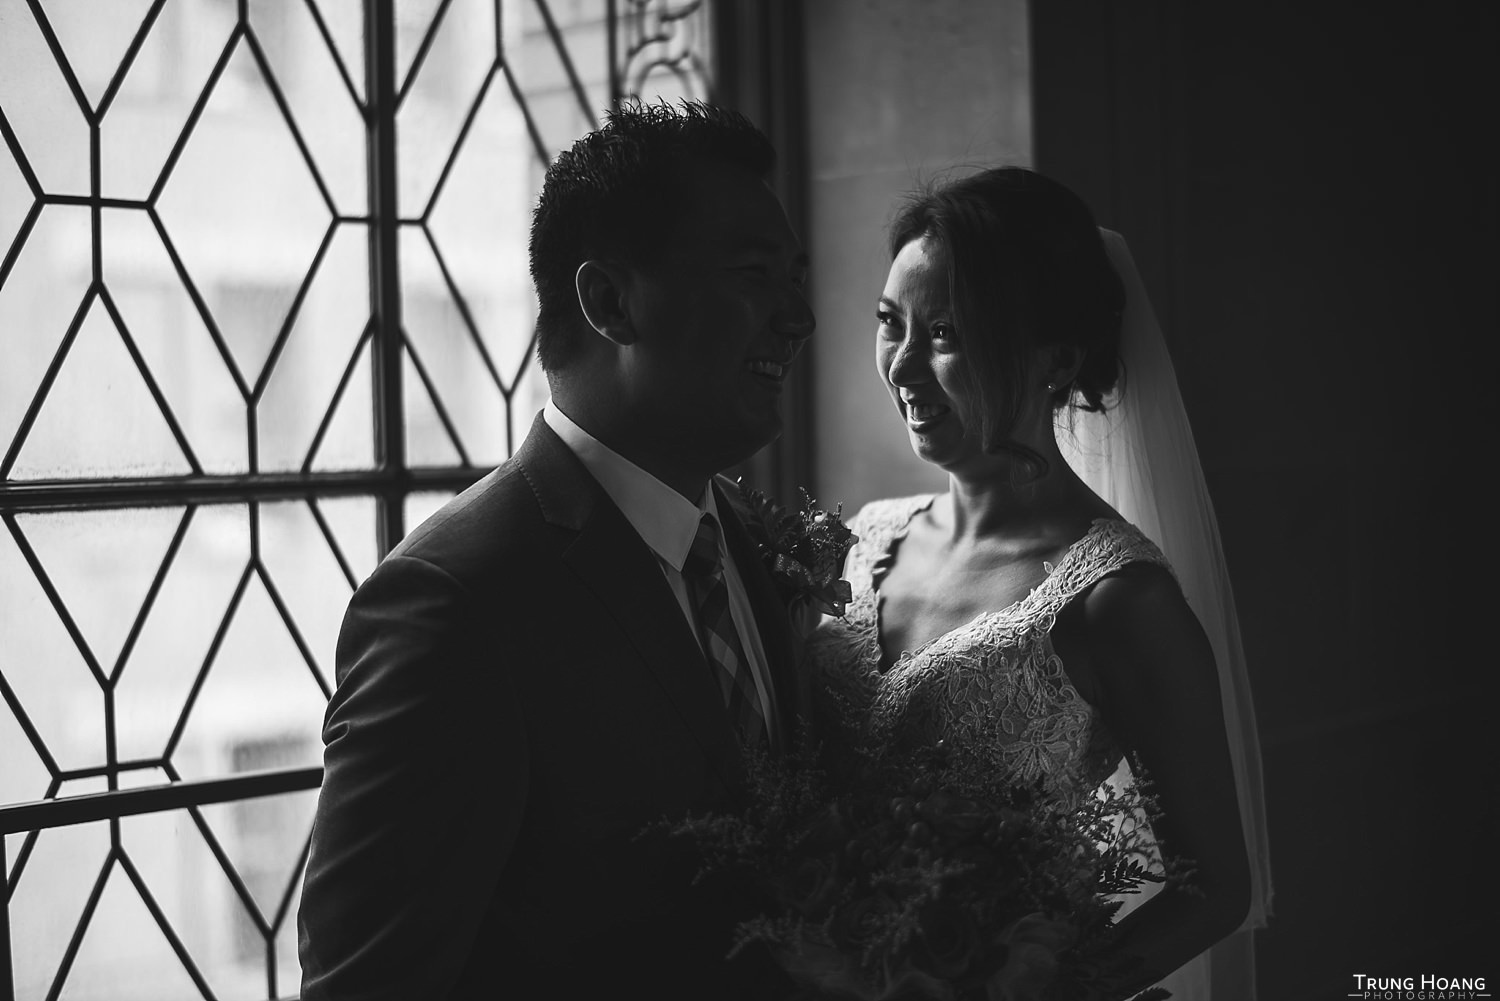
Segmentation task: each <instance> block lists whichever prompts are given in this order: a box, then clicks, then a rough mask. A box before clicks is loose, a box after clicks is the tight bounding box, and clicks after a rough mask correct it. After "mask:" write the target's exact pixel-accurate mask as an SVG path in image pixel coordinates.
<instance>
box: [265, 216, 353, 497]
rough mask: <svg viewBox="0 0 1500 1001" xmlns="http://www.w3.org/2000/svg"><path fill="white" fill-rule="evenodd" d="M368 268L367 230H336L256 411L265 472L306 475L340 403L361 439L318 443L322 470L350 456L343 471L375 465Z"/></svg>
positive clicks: (350, 227)
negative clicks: (302, 472) (332, 410)
mask: <svg viewBox="0 0 1500 1001" xmlns="http://www.w3.org/2000/svg"><path fill="white" fill-rule="evenodd" d="M369 263H370V246H369V228H368V227H367V226H364V225H362V224H358V223H347V224H343V225H340V226H338V227H337V228H336V229H335V230H334V235H333V239H332V241H331V242H330V243H329V245H328V249H327V251H326V252H325V253H324V255H323V259H322V261H321V262H320V263H319V265H318V270H317V274H316V275H315V276H314V277H313V279H312V281H311V283H310V284H309V286H308V289H307V294H306V297H305V298H304V299H303V301H302V308H301V310H300V311H299V312H298V314H297V319H296V322H295V323H293V325H292V327H291V329H290V331H289V332H288V335H287V339H286V342H285V345H284V346H283V348H282V350H281V356H280V358H278V359H277V362H276V367H275V369H274V370H273V371H272V373H271V376H270V380H269V382H268V383H267V384H266V392H265V395H264V396H262V397H261V399H260V402H259V404H258V405H257V407H256V414H257V417H258V419H259V430H260V435H259V440H258V444H259V448H260V468H261V469H262V470H264V471H268V472H269V471H273V470H295V469H301V468H303V466H304V464H305V463H306V462H307V459H308V456H309V452H310V451H311V450H312V448H313V445H314V441H315V439H316V437H317V434H318V429H319V428H320V427H322V426H323V423H324V421H325V419H328V420H329V423H330V426H331V418H330V417H329V408H330V407H332V406H334V404H335V397H336V396H338V399H337V403H338V405H339V407H340V408H342V407H343V406H345V405H349V406H350V407H351V411H350V414H349V417H350V420H351V422H352V423H353V424H355V425H356V426H358V427H360V428H362V429H363V433H362V434H359V435H357V436H355V440H354V441H353V442H345V441H343V440H335V441H330V440H329V439H328V436H327V433H326V432H325V434H324V437H323V439H322V440H321V441H320V442H318V445H319V453H320V455H321V456H322V457H323V458H324V460H325V461H324V463H323V465H324V468H327V467H328V465H329V464H331V463H333V461H334V457H335V456H337V455H342V456H343V457H344V462H343V463H340V464H339V465H340V467H341V468H355V467H357V466H365V467H367V468H368V467H369V466H370V465H372V464H373V459H374V456H373V453H372V452H371V447H370V446H371V445H372V443H373V441H374V436H373V435H372V434H371V432H370V425H371V417H372V414H371V411H370V408H369V399H370V382H369V379H370V373H369V368H368V365H367V364H362V363H363V362H364V359H365V355H366V353H367V338H366V336H365V333H366V330H367V327H368V325H369V317H370V280H369ZM361 375H362V376H363V378H361ZM355 379H359V380H360V381H359V383H358V385H355V384H354V383H353V380H355ZM340 394H342V395H340ZM344 397H347V399H345V398H344ZM360 404H363V407H361V406H360ZM356 443H358V444H359V445H362V448H356V447H355V445H356ZM361 459H362V460H363V461H358V460H361Z"/></svg>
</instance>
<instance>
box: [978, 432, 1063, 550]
mask: <svg viewBox="0 0 1500 1001" xmlns="http://www.w3.org/2000/svg"><path fill="white" fill-rule="evenodd" d="M1086 489H1087V488H1086V487H1084V485H1083V481H1081V480H1079V479H1078V476H1077V474H1075V473H1074V472H1073V470H1072V468H1071V467H1069V466H1068V464H1067V462H1066V461H1065V460H1064V459H1063V457H1062V454H1061V453H1060V452H1058V451H1057V450H1056V448H1055V447H1054V448H1052V449H1049V450H1047V451H1046V452H1038V453H1034V454H1032V455H1028V456H1024V457H1023V456H1020V455H1017V456H1015V457H1014V458H1013V459H1012V460H1011V461H1010V462H1004V463H996V464H995V465H994V466H993V467H990V468H988V469H985V470H982V471H974V472H968V471H955V472H951V473H950V474H949V476H948V490H949V493H950V495H951V497H952V503H953V524H952V526H951V529H952V534H953V537H954V538H955V539H963V538H978V537H982V536H986V535H993V534H1005V533H1010V532H1014V531H1017V530H1021V529H1025V528H1027V527H1028V526H1034V525H1036V524H1038V523H1041V522H1046V521H1051V520H1053V519H1054V518H1055V517H1056V516H1058V515H1059V514H1061V513H1062V512H1064V511H1066V510H1068V509H1069V508H1071V507H1072V506H1073V504H1074V502H1075V501H1076V500H1078V496H1079V492H1080V491H1081V490H1086Z"/></svg>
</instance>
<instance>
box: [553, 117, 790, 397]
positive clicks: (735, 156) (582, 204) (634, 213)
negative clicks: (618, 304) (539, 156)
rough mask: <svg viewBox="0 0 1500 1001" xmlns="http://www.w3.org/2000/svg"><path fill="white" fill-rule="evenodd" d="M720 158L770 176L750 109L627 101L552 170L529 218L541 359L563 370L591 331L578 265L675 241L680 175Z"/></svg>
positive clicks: (767, 146)
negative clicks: (587, 329) (749, 116)
mask: <svg viewBox="0 0 1500 1001" xmlns="http://www.w3.org/2000/svg"><path fill="white" fill-rule="evenodd" d="M705 162H706V163H720V164H727V165H730V166H735V167H740V168H743V169H745V170H747V171H749V172H750V173H752V174H754V175H755V176H757V177H760V178H765V177H767V176H768V175H769V174H770V171H771V168H772V166H773V165H774V164H775V162H776V151H775V149H774V148H773V147H772V145H771V141H770V140H769V139H767V138H766V135H765V133H763V132H761V131H760V129H758V128H756V127H755V126H754V125H753V124H751V122H750V120H749V119H747V118H745V117H744V116H743V115H741V114H739V113H737V112H734V111H729V110H727V109H725V108H720V107H716V106H714V105H711V104H705V103H702V102H698V101H683V102H682V103H680V104H678V105H671V104H667V103H666V102H660V103H656V104H642V103H640V102H629V103H626V104H623V105H621V106H620V107H618V108H615V109H614V110H611V111H609V112H608V113H607V114H606V116H605V121H604V124H603V126H601V127H600V128H598V129H596V130H595V131H593V132H590V133H589V134H587V135H585V136H584V137H583V138H582V139H579V140H578V141H577V142H575V143H574V144H573V146H572V148H571V149H568V150H565V151H563V152H562V153H559V154H558V155H557V157H556V158H555V159H554V160H553V161H552V163H551V165H550V166H548V168H547V176H546V179H545V180H544V181H543V182H542V193H541V197H540V198H539V199H538V201H537V206H536V210H535V212H534V213H533V215H532V221H531V246H530V254H531V279H532V282H533V283H534V284H535V286H536V295H537V303H538V312H537V337H536V340H537V343H536V351H537V360H538V361H540V362H541V365H542V368H543V369H544V370H546V371H549V372H555V371H557V370H559V369H560V368H562V367H563V366H565V365H566V364H567V363H568V362H569V361H570V360H572V359H573V358H574V357H575V356H576V355H577V353H578V350H579V347H580V345H581V344H582V343H583V340H584V338H585V337H586V336H587V335H586V334H585V333H584V330H583V324H582V323H581V322H579V321H580V320H581V319H582V310H581V308H580V306H579V303H578V294H577V291H576V289H575V286H574V276H575V275H576V273H577V271H578V266H579V265H580V264H582V263H583V262H584V261H587V260H598V259H603V258H615V259H618V260H622V261H623V262H625V263H627V264H630V263H635V262H640V261H643V260H647V259H649V258H650V256H651V255H652V254H653V253H655V252H656V251H657V250H658V249H659V248H661V247H662V246H664V245H665V244H666V243H667V241H669V240H670V239H671V238H672V235H673V232H674V231H675V229H676V224H677V221H678V220H679V219H680V218H681V217H682V213H683V211H684V210H685V208H687V206H686V205H685V203H684V201H683V199H682V198H681V197H680V196H679V194H680V191H681V190H682V188H683V185H682V184H681V181H682V180H683V179H684V178H685V177H686V176H687V174H688V173H690V172H691V171H692V169H693V168H694V167H695V166H701V165H702V164H704V163H705Z"/></svg>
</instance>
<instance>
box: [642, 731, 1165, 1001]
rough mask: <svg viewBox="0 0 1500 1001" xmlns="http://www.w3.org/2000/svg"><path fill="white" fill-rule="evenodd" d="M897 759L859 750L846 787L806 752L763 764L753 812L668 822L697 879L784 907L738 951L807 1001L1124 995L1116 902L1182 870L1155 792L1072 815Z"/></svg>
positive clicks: (1028, 794) (755, 768)
mask: <svg viewBox="0 0 1500 1001" xmlns="http://www.w3.org/2000/svg"><path fill="white" fill-rule="evenodd" d="M893 758H894V756H892V755H881V754H880V753H878V752H859V753H855V754H853V755H852V758H851V760H849V761H845V762H843V763H842V767H839V768H836V769H834V770H833V771H835V772H837V774H838V776H839V777H838V778H837V779H836V780H835V779H831V778H830V770H829V769H828V768H827V767H825V766H824V764H823V763H822V762H820V761H819V760H818V756H817V755H816V753H815V752H814V751H813V750H811V749H809V748H803V749H801V750H799V751H797V752H796V753H793V754H790V755H787V756H784V757H782V758H780V759H773V758H771V757H768V756H766V755H764V754H759V753H757V754H753V755H751V756H750V758H749V759H748V762H747V770H748V783H749V794H750V795H749V798H748V805H747V807H746V808H745V809H743V810H742V811H740V812H738V813H734V814H715V815H710V816H702V817H693V818H689V819H687V820H685V821H679V822H674V823H669V824H665V825H664V826H665V827H666V829H667V831H668V833H669V834H671V835H672V836H674V837H680V838H687V839H691V840H692V841H693V842H694V843H695V845H696V846H697V848H698V850H699V852H700V853H701V855H700V857H701V859H702V863H703V864H702V868H703V872H701V873H700V876H702V875H705V874H707V873H709V872H720V871H739V872H747V871H748V872H749V873H751V874H752V875H753V876H754V878H756V879H757V880H758V881H759V882H760V883H761V884H762V886H763V887H764V889H765V890H766V891H767V892H768V893H769V896H770V898H771V899H772V900H774V901H775V906H774V908H773V909H772V911H771V912H769V913H765V914H761V915H759V916H758V917H755V918H753V919H752V920H749V921H746V922H744V923H743V924H741V925H740V927H739V929H738V936H737V940H736V943H735V946H734V949H733V950H732V951H731V955H733V954H734V953H735V952H738V951H739V950H740V949H743V948H745V947H746V946H747V945H749V944H750V943H753V942H763V943H765V944H766V945H767V946H768V947H769V948H770V950H771V952H772V954H773V955H774V956H775V957H776V959H777V961H778V962H779V963H780V964H781V965H782V967H783V968H784V969H786V970H787V972H788V973H790V974H791V976H792V977H793V978H794V979H795V980H796V981H798V982H799V983H800V984H802V985H804V987H805V988H807V989H808V992H809V994H808V996H810V997H830V998H851V999H862V1001H895V999H898V998H900V999H918V998H927V999H942V1001H969V999H981V1001H983V999H987V1001H1001V999H1003V1001H1036V999H1043V998H1045V999H1048V1001H1052V999H1057V1001H1081V999H1092V998H1099V997H1115V996H1118V988H1119V985H1120V984H1121V983H1123V982H1124V979H1125V978H1126V977H1127V976H1128V975H1129V974H1130V973H1131V972H1132V970H1133V969H1134V966H1135V965H1136V961H1134V960H1132V959H1131V958H1128V957H1126V956H1125V955H1124V954H1122V953H1120V952H1119V950H1118V949H1117V948H1115V943H1116V939H1117V936H1118V933H1117V926H1116V925H1115V923H1114V920H1113V919H1114V916H1115V913H1116V911H1117V910H1118V909H1119V907H1120V905H1121V901H1120V900H1118V899H1116V900H1110V899H1109V898H1110V897H1112V896H1117V895H1120V894H1130V893H1134V892H1138V891H1139V889H1140V887H1141V886H1142V885H1143V884H1145V883H1148V882H1159V881H1163V880H1165V879H1169V878H1170V879H1174V880H1175V879H1179V878H1181V877H1182V876H1183V875H1185V869H1184V867H1183V866H1181V865H1167V866H1165V867H1162V866H1156V867H1154V869H1153V866H1152V864H1151V860H1152V858H1153V855H1152V849H1153V845H1152V842H1151V836H1150V834H1149V819H1150V817H1152V816H1153V815H1155V812H1156V806H1155V802H1154V800H1153V799H1152V797H1151V795H1150V793H1149V788H1148V786H1147V785H1146V784H1145V783H1144V782H1141V781H1137V782H1136V783H1135V784H1133V785H1130V786H1127V787H1124V788H1115V787H1113V786H1108V785H1107V786H1105V787H1103V788H1101V789H1100V791H1099V792H1098V793H1097V794H1096V795H1094V796H1092V797H1087V798H1086V801H1085V802H1083V803H1081V804H1078V805H1076V806H1073V807H1069V808H1064V807H1063V806H1062V805H1060V804H1059V802H1058V801H1057V800H1056V798H1055V797H1049V796H1046V795H1043V794H1042V793H1041V792H1040V791H1039V790H1038V789H1035V788H989V787H987V786H986V783H985V779H984V777H982V776H974V775H966V774H962V773H961V772H962V770H961V769H960V768H959V767H958V766H956V765H954V764H953V763H952V762H951V760H950V756H949V755H947V754H946V753H945V751H944V749H943V748H942V747H941V746H939V747H937V748H934V749H932V751H931V752H930V753H929V754H926V755H923V756H919V757H916V758H913V757H910V756H906V757H903V758H902V759H901V760H893ZM1143 819H1144V820H1146V821H1148V822H1147V823H1142V820H1143ZM1169 872H1170V873H1171V875H1170V876H1169V875H1168V873H1169ZM1168 996H1169V995H1168V994H1167V992H1165V991H1162V990H1160V989H1153V990H1152V991H1149V992H1147V993H1146V994H1143V995H1140V996H1139V997H1138V998H1137V1001H1145V999H1161V998H1165V997H1168Z"/></svg>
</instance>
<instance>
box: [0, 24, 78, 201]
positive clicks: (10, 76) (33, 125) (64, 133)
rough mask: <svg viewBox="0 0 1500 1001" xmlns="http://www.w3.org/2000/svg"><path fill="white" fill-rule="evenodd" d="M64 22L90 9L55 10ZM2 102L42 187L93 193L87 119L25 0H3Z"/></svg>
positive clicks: (0, 45) (0, 42) (0, 47)
mask: <svg viewBox="0 0 1500 1001" xmlns="http://www.w3.org/2000/svg"><path fill="white" fill-rule="evenodd" d="M50 13H51V14H52V17H53V18H54V19H55V20H57V21H58V23H59V24H61V23H65V22H67V21H69V20H74V19H79V20H87V19H88V18H89V11H87V10H77V11H63V12H58V11H51V12H50ZM0 25H4V26H5V30H4V31H0V67H3V69H0V107H4V108H5V116H6V118H7V119H8V120H9V122H10V127H11V129H12V130H13V131H14V132H15V134H16V138H17V139H18V140H19V141H20V144H21V150H22V154H23V155H24V156H25V157H26V160H27V162H29V163H30V164H31V169H32V171H33V172H35V174H36V176H37V178H38V180H39V181H40V182H41V184H42V187H43V188H44V189H45V190H47V191H51V192H54V193H57V194H69V195H86V194H88V193H89V152H88V150H89V146H88V142H89V134H88V121H87V120H86V119H85V118H84V116H83V111H82V109H81V108H80V107H79V104H78V101H77V99H76V98H75V97H74V95H73V93H72V92H71V90H70V89H69V87H68V82H67V76H66V74H65V71H64V69H63V67H64V65H65V62H66V61H65V60H64V62H61V63H60V62H59V61H58V58H57V56H56V55H55V54H54V53H53V52H52V51H51V50H50V49H49V48H48V46H47V42H46V39H45V37H44V35H43V33H42V30H41V28H40V27H39V26H38V25H37V22H36V19H35V18H34V17H33V16H32V14H31V12H30V10H29V9H28V7H27V4H26V0H0Z"/></svg>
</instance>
